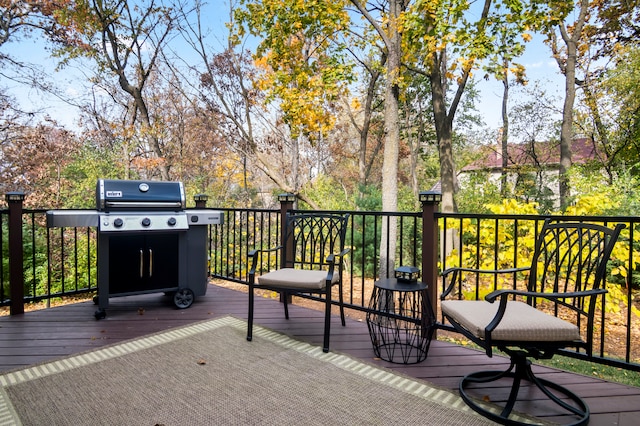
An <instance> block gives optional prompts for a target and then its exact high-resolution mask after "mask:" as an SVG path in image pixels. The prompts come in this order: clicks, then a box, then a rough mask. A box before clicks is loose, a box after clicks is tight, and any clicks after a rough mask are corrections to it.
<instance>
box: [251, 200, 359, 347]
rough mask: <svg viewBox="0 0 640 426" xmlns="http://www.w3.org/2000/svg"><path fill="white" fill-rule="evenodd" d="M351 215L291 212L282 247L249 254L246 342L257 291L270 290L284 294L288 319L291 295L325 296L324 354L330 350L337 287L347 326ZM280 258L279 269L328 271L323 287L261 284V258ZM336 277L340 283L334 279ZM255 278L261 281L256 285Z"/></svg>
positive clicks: (288, 215)
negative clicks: (345, 281)
mask: <svg viewBox="0 0 640 426" xmlns="http://www.w3.org/2000/svg"><path fill="white" fill-rule="evenodd" d="M348 218H349V214H345V215H335V214H323V213H292V212H287V215H286V225H285V229H284V232H285V235H284V238H283V240H282V244H281V245H279V246H277V247H273V248H268V249H258V250H252V251H250V252H249V254H248V256H249V258H250V261H251V267H250V269H249V274H248V281H249V314H248V327H247V340H248V341H251V340H252V337H253V317H254V291H255V290H256V289H263V290H271V291H275V292H278V293H280V294H281V300H282V302H283V303H284V313H285V318H286V319H289V308H288V303H289V299H290V296H291V295H295V294H319V295H324V303H325V318H324V338H323V351H324V352H328V351H329V335H330V330H331V305H332V298H331V291H332V289H333V287H334V286H335V285H337V286H338V292H339V308H340V319H341V322H342V326H345V317H344V305H343V295H342V293H343V289H342V274H343V264H344V262H343V259H344V256H345V255H347V254H348V253H349V251H350V249H349V248H346V249H345V248H344V245H345V235H346V231H347V221H348ZM269 253H270V254H276V256H275V258H278V256H280V260H281V262H280V268H279V269H284V268H293V269H296V270H314V271H318V270H321V271H326V279H325V282H324V286H323V287H322V288H320V289H314V290H309V289H307V288H302V289H301V288H300V287H297V286H289V287H287V286H283V285H277V286H273V285H265V284H261V283H259V280H260V277H259V276H258V277H256V273H257V269H258V266H259V265H261V257H262V256H264V255H265V254H269ZM334 274H337V280H336V279H335V278H334ZM256 278H257V280H258V282H256Z"/></svg>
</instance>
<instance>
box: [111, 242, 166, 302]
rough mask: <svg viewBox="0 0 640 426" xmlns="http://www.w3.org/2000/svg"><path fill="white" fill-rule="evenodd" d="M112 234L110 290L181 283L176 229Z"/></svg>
mask: <svg viewBox="0 0 640 426" xmlns="http://www.w3.org/2000/svg"><path fill="white" fill-rule="evenodd" d="M109 238H110V240H109V294H121V293H134V292H147V291H154V290H159V289H170V288H175V287H178V281H179V280H178V234H177V233H175V232H174V233H167V234H151V233H148V234H135V235H112V236H110V237H109Z"/></svg>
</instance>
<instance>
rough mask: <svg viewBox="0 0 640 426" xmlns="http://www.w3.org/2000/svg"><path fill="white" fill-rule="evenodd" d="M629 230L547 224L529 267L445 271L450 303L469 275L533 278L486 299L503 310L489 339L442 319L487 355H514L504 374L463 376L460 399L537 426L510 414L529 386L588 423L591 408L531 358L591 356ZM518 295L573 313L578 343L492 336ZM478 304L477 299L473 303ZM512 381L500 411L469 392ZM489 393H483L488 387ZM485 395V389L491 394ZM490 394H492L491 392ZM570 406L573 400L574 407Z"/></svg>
mask: <svg viewBox="0 0 640 426" xmlns="http://www.w3.org/2000/svg"><path fill="white" fill-rule="evenodd" d="M623 228H624V225H622V224H619V225H617V226H616V227H615V228H614V229H611V228H608V227H605V226H601V225H596V224H588V223H581V222H564V223H563V222H559V223H553V222H551V221H550V220H546V221H545V223H544V225H543V227H542V229H541V232H540V234H539V237H538V239H537V241H536V245H535V251H534V254H533V258H532V263H531V266H530V267H526V268H512V269H506V270H479V269H473V268H450V269H447V270H446V271H444V272H443V274H442V275H443V276H444V277H445V279H447V278H448V279H449V284H448V286H447V287H446V288H445V291H444V292H443V294H442V296H441V300H446V299H447V297H451V296H452V295H453V294H454V293H455V292H454V290H456V291H457V293H458V299H461V298H462V291H461V290H462V286H463V277H466V276H467V275H469V274H492V275H496V274H504V273H507V274H519V273H528V281H527V290H526V291H520V290H513V289H502V290H496V291H493V292H492V293H490V294H489V295H487V296H486V297H485V300H486V301H487V303H495V302H497V303H498V304H499V305H498V308H497V313H496V314H495V317H494V318H493V320H492V321H491V322H490V323H489V324H487V325H486V328H485V329H484V338H481V337H478V335H477V334H476V333H473V332H472V331H470V330H468V329H467V328H466V327H464V326H463V325H461V324H460V322H459V321H457V320H456V318H453V317H452V316H449V315H444V317H445V318H446V320H447V321H448V322H449V323H450V324H451V325H452V326H453V329H455V331H457V332H460V333H462V334H463V335H464V336H466V337H467V338H468V339H470V340H471V341H473V342H474V343H476V344H477V345H479V346H480V347H482V348H483V349H485V351H486V354H487V356H489V357H491V356H492V355H493V349H494V348H497V349H499V350H501V351H503V352H504V353H506V354H508V355H509V357H510V361H511V364H510V366H509V368H508V369H507V370H506V371H479V372H474V373H471V374H469V375H467V376H465V377H463V378H462V380H461V381H460V384H459V391H460V395H461V396H462V398H463V399H464V401H465V402H466V403H467V404H468V405H469V406H470V407H471V408H472V409H473V410H475V411H476V412H478V413H480V414H482V415H483V416H485V417H487V418H489V419H491V420H493V421H496V422H498V423H501V424H508V425H521V424H531V423H529V422H527V421H526V420H523V419H521V418H515V416H512V411H513V409H514V406H515V404H516V402H517V399H518V392H519V390H520V385H521V383H522V382H523V381H527V382H530V383H532V384H534V385H535V386H536V387H538V388H539V389H540V390H541V391H542V392H543V393H544V394H545V395H546V396H547V397H548V398H549V399H550V400H551V401H553V402H554V403H555V404H557V405H558V406H559V407H561V408H562V409H563V410H565V412H568V414H569V416H570V417H571V418H575V419H576V420H575V421H574V422H572V423H570V424H572V425H583V424H586V423H588V421H589V407H588V406H587V404H586V403H585V402H584V400H582V399H581V398H580V397H579V396H577V395H576V394H575V393H573V392H572V391H570V390H569V389H567V388H566V387H563V386H560V385H558V384H556V383H553V382H550V381H548V380H545V379H541V378H538V377H536V376H535V374H534V373H533V371H532V369H531V360H530V359H531V358H534V359H550V358H552V357H553V356H554V355H555V354H556V353H557V352H558V351H559V350H560V349H565V348H575V349H576V350H579V349H583V350H585V351H586V353H587V354H588V355H590V354H591V353H592V351H593V330H594V320H595V311H596V307H597V299H598V298H601V297H604V294H605V293H606V292H607V290H606V289H605V288H603V287H604V278H605V274H606V267H607V262H608V260H609V257H610V255H611V251H612V250H613V246H614V244H615V243H616V241H617V239H618V236H619V235H620V231H621V230H622V229H623ZM517 298H520V299H524V301H526V303H527V304H529V305H530V306H533V307H537V306H538V303H539V302H540V301H541V300H546V301H548V302H550V303H551V304H552V306H553V307H554V309H556V310H557V309H563V308H566V310H567V311H569V312H573V313H574V315H575V319H576V322H577V326H578V327H579V329H580V330H584V331H583V333H581V335H582V336H584V338H583V339H581V340H575V341H528V340H526V339H524V338H523V340H522V341H518V340H506V341H505V340H496V339H494V338H493V337H492V332H494V331H495V330H496V328H497V327H499V325H500V322H501V321H502V320H503V318H504V315H505V310H506V308H507V304H508V303H509V301H511V300H515V299H517ZM473 303H478V302H473ZM505 377H507V378H511V379H513V383H512V385H511V390H510V394H509V397H508V399H507V401H506V403H505V404H504V406H503V407H502V409H501V410H500V409H498V410H496V407H495V406H494V407H490V406H489V405H488V404H486V403H485V402H484V401H480V400H479V399H476V398H474V397H473V396H472V395H471V394H470V393H469V392H468V391H467V389H468V387H469V385H471V384H487V383H491V382H494V381H496V380H499V379H502V378H505ZM483 389H484V388H483ZM485 390H486V389H485ZM485 393H486V392H485ZM570 402H571V403H570Z"/></svg>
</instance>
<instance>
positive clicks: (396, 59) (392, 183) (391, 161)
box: [351, 0, 408, 277]
mask: <svg viewBox="0 0 640 426" xmlns="http://www.w3.org/2000/svg"><path fill="white" fill-rule="evenodd" d="M351 2H352V3H353V5H354V6H355V7H356V8H357V9H358V11H359V12H360V13H361V14H362V16H364V18H365V19H366V20H367V22H369V24H370V25H371V26H372V27H373V28H374V29H375V31H376V33H377V34H378V36H379V37H380V39H381V40H382V43H383V45H384V54H385V56H386V58H385V71H386V76H385V78H386V79H385V94H384V131H385V138H384V155H383V162H382V210H383V211H396V210H397V208H398V158H399V152H400V90H401V89H400V81H401V80H400V78H401V60H402V56H403V50H402V32H401V18H402V15H403V14H404V12H405V11H406V8H407V5H408V1H407V0H389V1H388V2H387V3H388V4H387V6H388V9H384V8H382V9H380V10H378V12H379V16H374V15H373V14H372V13H370V12H369V8H367V5H366V3H367V2H366V1H360V0H351ZM373 10H375V7H373ZM396 235H397V224H396V223H395V221H388V222H387V221H385V222H383V226H382V232H381V240H380V276H381V277H386V276H387V274H388V272H389V271H392V270H393V269H394V263H395V255H394V253H395V250H396Z"/></svg>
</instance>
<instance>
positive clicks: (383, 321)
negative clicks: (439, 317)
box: [367, 278, 436, 364]
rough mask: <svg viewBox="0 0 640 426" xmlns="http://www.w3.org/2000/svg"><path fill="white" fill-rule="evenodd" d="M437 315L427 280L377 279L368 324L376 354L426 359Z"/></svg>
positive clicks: (400, 359) (403, 360)
mask: <svg viewBox="0 0 640 426" xmlns="http://www.w3.org/2000/svg"><path fill="white" fill-rule="evenodd" d="M435 323H436V318H435V315H434V313H433V309H432V308H431V301H430V298H429V294H428V293H427V284H425V283H423V282H413V283H407V282H401V281H398V280H397V279H395V278H388V279H382V280H379V281H376V282H375V284H374V288H373V293H372V295H371V300H370V301H369V311H368V313H367V326H368V327H369V335H370V337H371V343H372V344H373V350H374V352H375V354H376V356H377V357H378V358H380V359H383V360H385V361H389V362H393V363H398V364H400V363H403V364H414V363H417V362H420V361H424V360H425V358H426V357H427V352H428V351H429V345H430V343H431V337H432V336H433V331H434V327H435Z"/></svg>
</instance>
